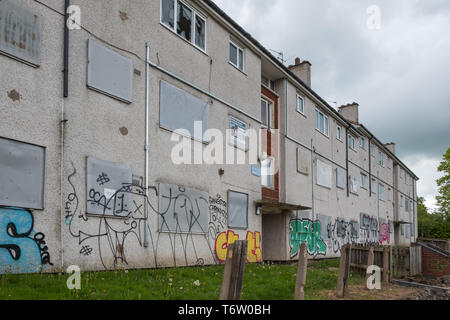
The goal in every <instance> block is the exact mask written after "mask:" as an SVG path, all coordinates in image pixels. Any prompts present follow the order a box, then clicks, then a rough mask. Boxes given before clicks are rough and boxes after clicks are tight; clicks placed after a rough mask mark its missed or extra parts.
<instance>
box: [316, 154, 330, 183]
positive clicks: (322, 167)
mask: <svg viewBox="0 0 450 320" xmlns="http://www.w3.org/2000/svg"><path fill="white" fill-rule="evenodd" d="M316 166H317V170H316V172H317V184H318V185H320V186H323V187H327V188H330V189H331V182H332V180H333V178H332V176H333V171H332V168H331V166H330V165H328V164H326V163H325V162H322V161H320V160H319V159H317V165H316Z"/></svg>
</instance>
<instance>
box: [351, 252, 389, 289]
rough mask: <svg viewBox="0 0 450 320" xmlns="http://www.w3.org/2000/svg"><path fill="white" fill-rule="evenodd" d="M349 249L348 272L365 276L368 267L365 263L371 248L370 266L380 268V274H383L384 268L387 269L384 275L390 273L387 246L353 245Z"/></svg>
mask: <svg viewBox="0 0 450 320" xmlns="http://www.w3.org/2000/svg"><path fill="white" fill-rule="evenodd" d="M351 248H352V251H351V257H350V270H352V271H353V272H355V273H358V274H359V275H361V276H362V277H365V276H366V271H367V267H368V264H367V263H368V261H369V252H370V249H371V248H373V257H371V259H373V263H372V265H376V266H378V267H380V270H381V272H382V274H385V272H384V268H387V272H386V275H388V274H389V273H390V269H391V267H390V253H389V251H388V250H390V247H389V246H370V245H360V244H353V245H352V246H351ZM385 251H388V252H385ZM383 278H385V277H383ZM388 281H389V280H388Z"/></svg>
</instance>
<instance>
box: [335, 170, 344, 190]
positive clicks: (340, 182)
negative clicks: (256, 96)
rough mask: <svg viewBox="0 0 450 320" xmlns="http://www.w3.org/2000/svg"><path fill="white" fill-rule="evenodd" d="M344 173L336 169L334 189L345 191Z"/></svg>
mask: <svg viewBox="0 0 450 320" xmlns="http://www.w3.org/2000/svg"><path fill="white" fill-rule="evenodd" d="M345 181H346V172H345V170H344V169H342V168H336V187H338V188H340V189H345Z"/></svg>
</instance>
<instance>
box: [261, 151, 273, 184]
mask: <svg viewBox="0 0 450 320" xmlns="http://www.w3.org/2000/svg"><path fill="white" fill-rule="evenodd" d="M267 161H268V162H269V167H268V169H269V171H270V168H273V166H274V163H275V158H274V157H271V156H268V157H267V159H264V160H261V186H262V187H263V188H266V189H270V190H275V174H270V175H269V174H267V175H265V174H263V163H265V162H267ZM263 177H271V178H267V179H268V181H270V182H271V185H264V184H263Z"/></svg>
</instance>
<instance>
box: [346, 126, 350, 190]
mask: <svg viewBox="0 0 450 320" xmlns="http://www.w3.org/2000/svg"><path fill="white" fill-rule="evenodd" d="M345 171H346V172H347V198H349V197H350V190H349V189H348V187H349V181H348V178H349V177H350V175H349V174H348V129H347V128H345Z"/></svg>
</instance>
